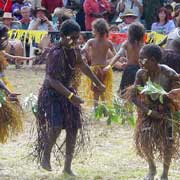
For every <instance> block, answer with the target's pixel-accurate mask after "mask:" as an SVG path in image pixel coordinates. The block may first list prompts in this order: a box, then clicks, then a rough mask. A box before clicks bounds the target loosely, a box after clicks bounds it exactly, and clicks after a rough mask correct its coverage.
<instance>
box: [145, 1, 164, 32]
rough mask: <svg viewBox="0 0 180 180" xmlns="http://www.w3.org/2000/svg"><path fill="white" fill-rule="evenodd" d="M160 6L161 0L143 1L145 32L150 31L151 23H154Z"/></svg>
mask: <svg viewBox="0 0 180 180" xmlns="http://www.w3.org/2000/svg"><path fill="white" fill-rule="evenodd" d="M162 4H163V3H162V0H143V9H144V13H143V16H144V20H145V23H146V29H147V30H150V29H151V25H152V23H153V22H155V21H156V19H155V18H156V16H157V14H158V10H159V8H160V7H162Z"/></svg>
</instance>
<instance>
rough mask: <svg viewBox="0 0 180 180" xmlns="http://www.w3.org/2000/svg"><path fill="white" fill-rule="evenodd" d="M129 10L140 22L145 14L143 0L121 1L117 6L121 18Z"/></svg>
mask: <svg viewBox="0 0 180 180" xmlns="http://www.w3.org/2000/svg"><path fill="white" fill-rule="evenodd" d="M128 10H131V11H132V12H133V14H135V15H136V16H137V17H138V19H139V20H140V18H141V16H142V13H143V3H142V0H120V2H119V3H118V5H117V11H118V12H120V16H121V15H122V14H123V13H124V12H126V11H128Z"/></svg>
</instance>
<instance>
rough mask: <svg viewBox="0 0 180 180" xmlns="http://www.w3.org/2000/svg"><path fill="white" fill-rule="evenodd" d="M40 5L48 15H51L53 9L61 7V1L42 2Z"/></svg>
mask: <svg viewBox="0 0 180 180" xmlns="http://www.w3.org/2000/svg"><path fill="white" fill-rule="evenodd" d="M41 5H42V6H43V7H45V8H46V9H47V12H48V13H49V14H52V13H53V12H54V9H55V8H57V7H63V0H42V1H41Z"/></svg>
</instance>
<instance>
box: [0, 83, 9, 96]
mask: <svg viewBox="0 0 180 180" xmlns="http://www.w3.org/2000/svg"><path fill="white" fill-rule="evenodd" d="M0 89H3V90H4V91H5V92H6V93H7V94H11V91H10V90H9V89H8V88H7V86H6V85H5V84H4V82H3V81H2V80H0Z"/></svg>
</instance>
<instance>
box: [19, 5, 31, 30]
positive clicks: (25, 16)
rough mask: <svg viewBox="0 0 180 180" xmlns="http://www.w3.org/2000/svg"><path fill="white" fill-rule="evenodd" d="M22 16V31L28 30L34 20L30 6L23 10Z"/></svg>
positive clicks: (24, 7)
mask: <svg viewBox="0 0 180 180" xmlns="http://www.w3.org/2000/svg"><path fill="white" fill-rule="evenodd" d="M21 16H22V19H21V20H20V22H21V24H22V29H28V27H29V23H30V21H31V20H32V18H31V8H30V7H28V6H23V7H22V8H21Z"/></svg>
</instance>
